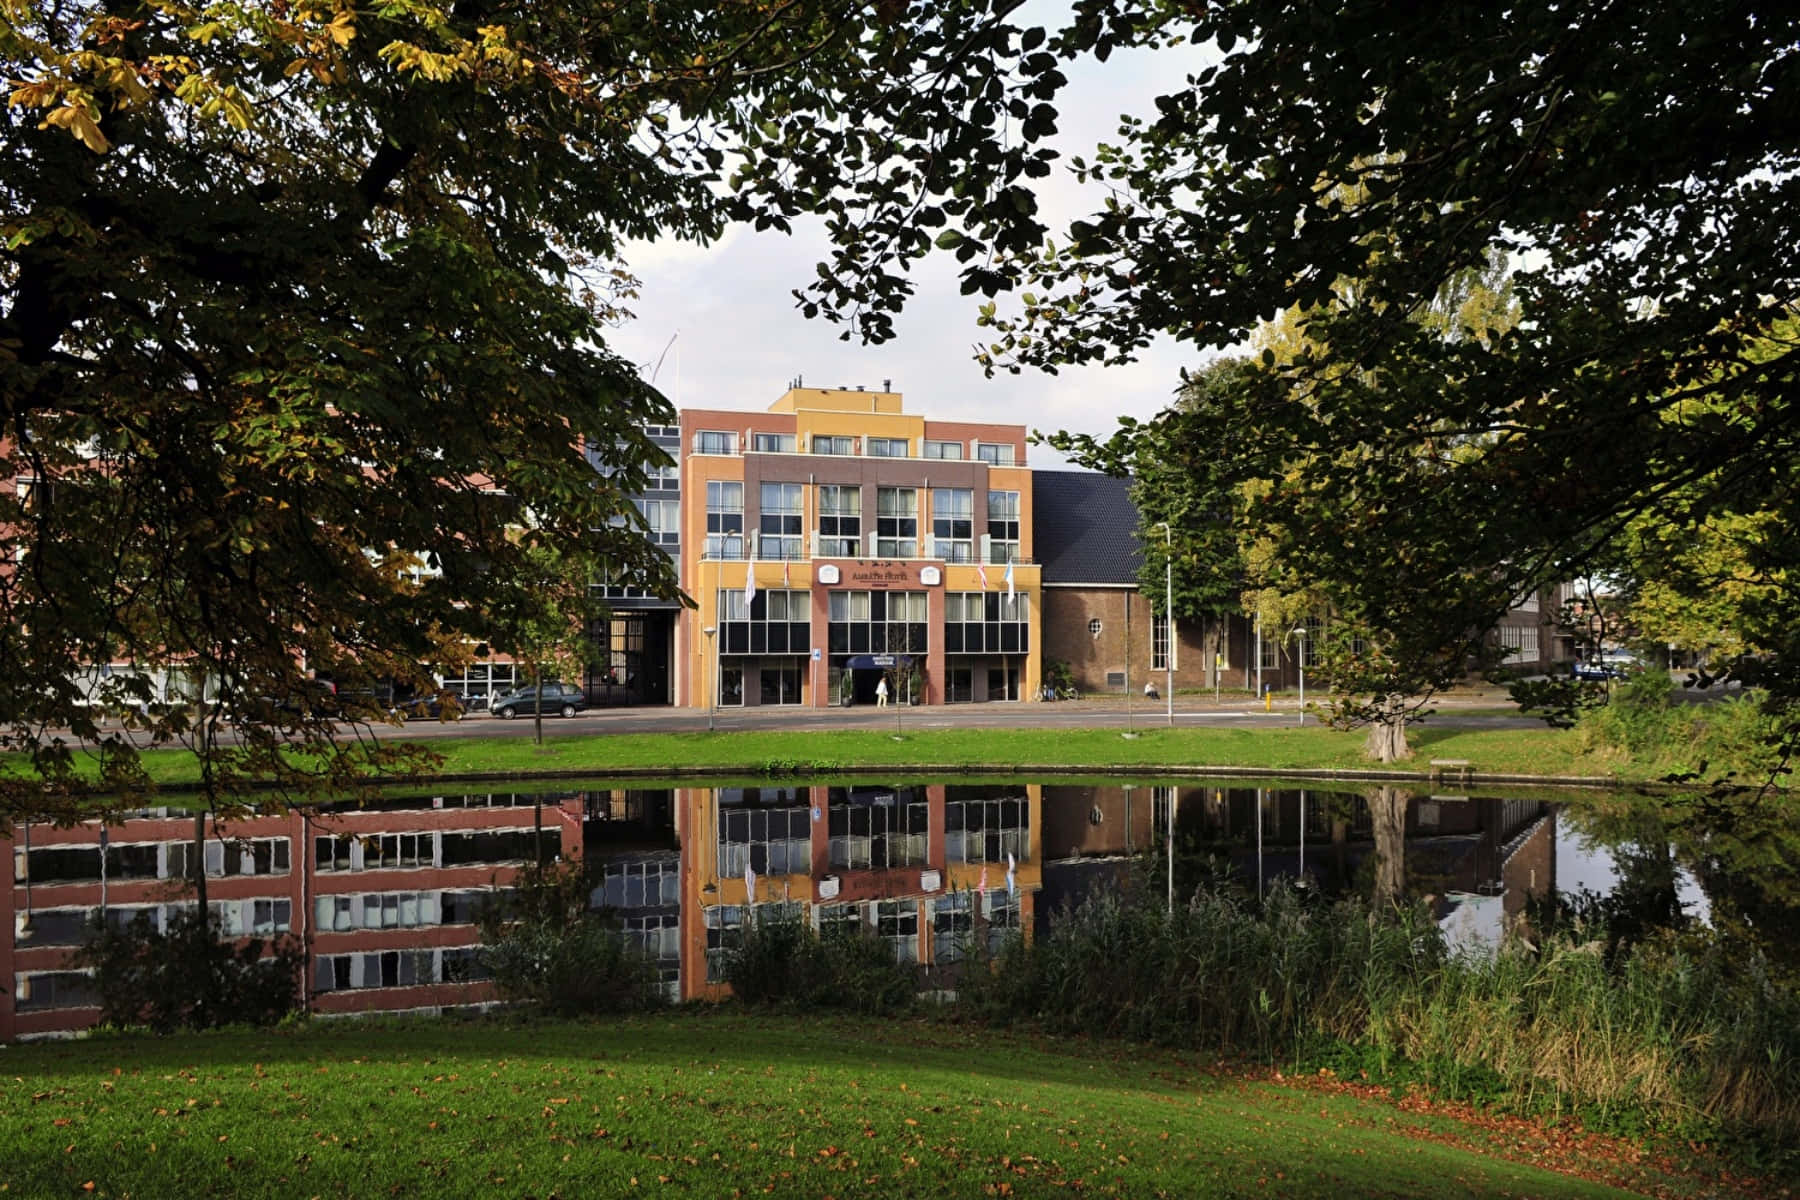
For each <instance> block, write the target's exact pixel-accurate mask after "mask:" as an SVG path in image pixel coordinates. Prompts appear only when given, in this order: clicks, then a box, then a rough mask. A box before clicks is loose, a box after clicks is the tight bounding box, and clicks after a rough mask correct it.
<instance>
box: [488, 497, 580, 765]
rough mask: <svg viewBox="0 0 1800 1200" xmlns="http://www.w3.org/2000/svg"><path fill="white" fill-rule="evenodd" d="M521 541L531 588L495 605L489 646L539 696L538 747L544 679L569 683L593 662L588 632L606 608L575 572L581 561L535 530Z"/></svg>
mask: <svg viewBox="0 0 1800 1200" xmlns="http://www.w3.org/2000/svg"><path fill="white" fill-rule="evenodd" d="M520 537H521V539H522V540H524V541H526V542H528V543H529V544H528V545H527V546H526V548H525V553H524V558H525V562H526V563H527V564H528V565H529V568H530V571H531V586H530V587H527V588H523V589H520V590H519V591H517V592H514V593H512V594H511V595H509V596H507V597H505V599H504V601H503V602H502V603H500V604H497V605H495V607H494V609H493V611H492V615H491V619H490V623H489V629H490V631H491V639H492V642H493V644H494V645H495V646H496V647H498V648H499V649H500V650H503V651H505V652H506V653H508V654H511V655H512V657H513V660H514V661H515V662H517V663H518V664H519V665H520V666H521V667H523V668H524V678H525V681H526V683H527V684H528V685H529V686H530V687H531V688H532V690H533V691H534V693H537V694H538V695H539V697H540V698H539V699H538V700H537V701H535V702H534V703H533V704H532V712H533V714H534V716H533V718H532V724H533V729H532V734H533V737H534V738H535V739H536V741H537V743H538V745H540V746H541V745H543V743H544V705H543V701H542V699H541V692H540V691H539V689H541V688H542V687H543V685H544V682H545V681H546V680H550V679H573V678H575V677H577V676H578V675H579V673H580V672H581V671H582V670H583V669H584V668H585V667H587V666H588V665H589V664H590V663H591V662H593V659H594V654H595V646H594V640H593V635H592V633H591V632H590V631H591V629H592V626H593V623H594V622H595V621H596V620H598V619H600V618H601V617H602V616H604V615H605V612H606V606H605V604H604V602H602V601H601V600H600V599H599V598H598V597H597V595H596V593H595V589H594V587H593V580H592V579H590V578H589V577H588V576H586V575H583V574H581V573H580V571H581V570H582V566H583V564H582V563H580V562H579V561H577V562H573V563H572V562H570V561H568V560H567V558H565V556H564V555H563V554H562V553H561V552H560V551H559V550H558V549H557V547H556V546H555V545H554V544H553V543H550V542H547V541H545V540H543V539H541V538H540V537H538V535H537V531H536V530H525V531H523V532H522V533H521V535H520Z"/></svg>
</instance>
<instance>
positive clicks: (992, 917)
mask: <svg viewBox="0 0 1800 1200" xmlns="http://www.w3.org/2000/svg"><path fill="white" fill-rule="evenodd" d="M1039 794H1040V789H1039V788H1038V787H1037V786H1036V785H1025V784H993V785H985V784H978V785H942V784H935V785H921V786H914V787H890V786H886V785H874V784H856V785H849V786H818V787H812V786H797V787H749V788H718V789H711V788H688V789H683V790H682V791H680V792H678V793H677V795H678V797H679V798H680V805H681V807H682V810H683V811H684V813H685V814H686V817H685V819H684V820H683V822H682V828H683V829H684V830H685V831H691V834H690V836H686V837H684V839H683V843H682V855H683V865H684V868H685V874H686V881H687V899H688V903H687V904H686V905H684V906H683V909H682V918H683V921H684V925H683V935H682V937H683V943H684V945H685V946H686V948H687V954H686V956H685V967H686V969H685V971H684V973H683V978H682V987H681V993H682V995H683V996H684V997H687V998H693V997H708V996H713V997H716V996H720V995H723V994H724V992H725V990H726V989H725V984H724V963H725V956H726V954H727V953H728V951H729V950H730V949H731V948H732V947H733V946H735V945H736V944H737V942H738V938H739V936H740V933H741V930H742V928H743V924H744V921H745V920H746V918H747V917H749V915H750V914H751V912H752V910H754V913H755V915H756V916H757V917H758V918H759V919H762V918H768V917H772V916H777V917H790V916H791V917H796V918H799V919H802V920H805V921H808V922H809V923H810V924H812V926H813V927H814V928H816V929H819V930H820V931H822V932H823V931H827V930H831V929H848V930H855V931H858V932H862V933H867V934H869V935H871V936H876V937H880V938H882V939H884V940H886V941H887V942H888V943H889V945H890V946H891V948H892V949H893V952H894V956H895V957H896V958H897V959H898V960H899V961H901V962H914V963H919V964H922V965H938V966H942V965H947V964H949V963H951V962H954V961H955V960H956V958H957V956H958V955H959V953H960V952H961V950H962V948H963V947H964V946H965V945H967V944H968V941H969V939H970V938H973V937H976V936H987V937H989V938H992V939H998V938H999V937H1002V936H1004V935H1005V933H1006V931H1008V930H1012V929H1023V928H1026V927H1028V924H1029V922H1030V921H1031V920H1032V917H1033V912H1034V909H1035V895H1036V892H1037V890H1038V888H1039V886H1040V875H1039V869H1038V862H1039V849H1038V844H1037V843H1038V828H1039V821H1038V820H1037V808H1038V805H1039ZM1009 854H1010V855H1011V856H1012V861H1013V863H1014V864H1016V866H1015V871H1014V879H1013V884H1014V886H1013V888H1012V889H1011V890H1010V891H1009V889H1008V886H1007V870H1008V862H1007V856H1008V855H1009ZM752 889H754V890H753V891H752Z"/></svg>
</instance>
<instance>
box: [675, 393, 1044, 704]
mask: <svg viewBox="0 0 1800 1200" xmlns="http://www.w3.org/2000/svg"><path fill="white" fill-rule="evenodd" d="M680 476H681V493H680V494H681V533H680V538H679V544H680V556H681V559H680V561H681V581H682V586H683V588H684V589H686V591H687V593H688V594H689V595H690V596H691V597H693V599H694V601H695V602H696V604H697V606H698V607H697V609H695V610H691V611H689V612H687V613H685V614H683V617H682V619H681V621H680V623H679V626H678V628H677V631H676V638H675V640H676V656H677V662H678V667H677V671H676V676H677V685H676V698H675V702H676V703H677V704H685V705H695V706H699V705H705V704H707V703H709V701H714V702H716V703H718V704H719V705H720V706H723V707H734V706H739V705H745V706H749V705H808V706H812V707H820V708H822V707H826V706H829V705H833V704H872V703H875V701H876V699H877V689H878V687H879V686H880V684H881V682H882V681H883V680H885V681H886V683H887V688H888V691H889V694H890V696H891V697H892V698H893V699H895V700H899V699H901V693H902V691H904V692H905V693H906V695H907V697H908V698H910V699H911V700H912V702H914V703H919V704H953V703H959V702H974V701H986V700H1017V699H1021V698H1024V697H1035V696H1036V694H1037V690H1038V678H1039V671H1038V662H1039V660H1038V657H1037V655H1036V653H1035V650H1036V647H1037V645H1038V642H1039V637H1040V628H1039V619H1040V618H1039V604H1038V600H1039V596H1040V582H1041V581H1040V577H1039V569H1038V566H1037V562H1036V559H1035V557H1034V549H1033V545H1032V522H1031V510H1032V487H1031V472H1030V470H1029V469H1028V468H1027V467H1026V465H1025V427H1024V426H1023V425H991V424H975V423H967V422H953V421H932V420H928V419H926V418H924V417H921V416H918V415H915V414H912V413H908V412H906V411H905V410H904V408H903V406H902V403H901V396H900V394H899V393H897V392H892V391H887V390H883V391H879V392H876V391H865V390H863V389H862V388H837V389H827V388H808V387H799V386H796V387H793V388H790V389H789V390H788V391H787V393H786V394H784V395H783V396H782V397H781V398H780V399H779V400H777V401H776V402H775V403H774V404H773V405H771V406H770V407H769V409H768V411H767V412H760V413H759V412H738V411H729V410H723V409H684V410H683V411H682V413H681V464H680Z"/></svg>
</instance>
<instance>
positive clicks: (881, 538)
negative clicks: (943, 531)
mask: <svg viewBox="0 0 1800 1200" xmlns="http://www.w3.org/2000/svg"><path fill="white" fill-rule="evenodd" d="M918 553H919V493H918V491H917V490H916V489H914V488H892V487H884V488H877V489H875V554H876V556H877V557H878V558H916V557H918Z"/></svg>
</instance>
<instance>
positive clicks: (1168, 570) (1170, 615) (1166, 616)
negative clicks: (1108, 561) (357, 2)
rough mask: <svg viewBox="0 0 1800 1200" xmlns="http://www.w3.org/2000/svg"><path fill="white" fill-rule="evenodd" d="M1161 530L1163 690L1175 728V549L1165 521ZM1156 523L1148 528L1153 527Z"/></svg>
mask: <svg viewBox="0 0 1800 1200" xmlns="http://www.w3.org/2000/svg"><path fill="white" fill-rule="evenodd" d="M1156 525H1161V526H1162V531H1163V676H1164V678H1163V691H1164V692H1165V693H1167V696H1168V705H1169V728H1170V729H1173V728H1175V549H1174V538H1173V536H1172V534H1171V533H1170V531H1169V523H1168V522H1167V521H1158V522H1157V523H1156ZM1156 525H1152V526H1151V527H1150V528H1152V529H1155V528H1156Z"/></svg>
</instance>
